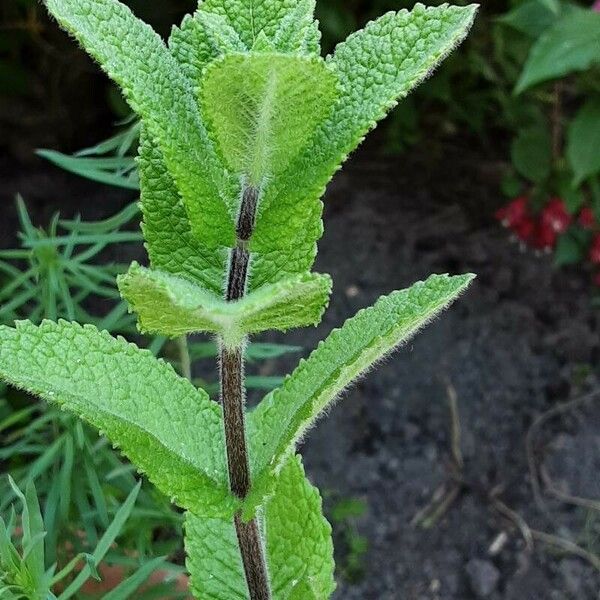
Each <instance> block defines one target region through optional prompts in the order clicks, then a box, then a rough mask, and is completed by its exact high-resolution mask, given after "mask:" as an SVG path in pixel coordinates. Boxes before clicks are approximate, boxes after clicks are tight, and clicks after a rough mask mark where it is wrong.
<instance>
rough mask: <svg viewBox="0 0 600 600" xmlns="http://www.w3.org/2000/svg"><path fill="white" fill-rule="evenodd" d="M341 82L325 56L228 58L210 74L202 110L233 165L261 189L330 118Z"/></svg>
mask: <svg viewBox="0 0 600 600" xmlns="http://www.w3.org/2000/svg"><path fill="white" fill-rule="evenodd" d="M336 84H337V81H336V76H335V74H334V73H333V72H332V71H331V70H329V69H328V68H327V67H326V66H325V61H323V60H322V59H320V58H307V57H304V58H303V57H299V56H291V55H284V54H270V53H259V54H251V55H243V54H235V55H228V56H226V57H225V58H223V59H222V60H220V61H217V62H213V63H212V64H211V65H210V67H208V69H207V70H206V73H205V75H204V80H203V84H202V92H201V104H202V112H203V114H204V116H205V118H206V119H207V122H208V123H209V131H210V132H211V133H212V135H213V137H214V139H215V141H216V142H217V146H218V147H219V148H220V150H221V153H222V155H223V158H224V160H225V163H226V164H227V166H228V167H229V168H230V169H231V170H232V171H233V172H235V173H238V174H240V175H244V176H245V177H247V178H248V180H249V182H250V184H252V185H254V186H255V187H260V186H261V184H262V183H263V181H264V180H265V179H266V178H269V177H277V176H278V175H279V173H281V172H282V171H283V170H284V169H285V168H286V166H287V165H288V164H289V163H290V162H291V161H292V160H293V159H294V158H295V157H296V156H297V155H298V154H299V153H300V151H301V150H302V149H303V148H304V147H305V146H306V144H307V141H309V140H310V139H311V138H312V136H313V134H314V132H315V130H316V128H317V126H318V125H319V124H320V123H321V122H322V121H323V120H325V119H326V118H327V116H328V115H329V113H330V112H331V108H332V106H333V103H334V101H335V98H336V95H337V87H336Z"/></svg>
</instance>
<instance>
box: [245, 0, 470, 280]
mask: <svg viewBox="0 0 600 600" xmlns="http://www.w3.org/2000/svg"><path fill="white" fill-rule="evenodd" d="M474 16H475V7H474V6H469V7H465V8H462V7H456V6H447V5H443V6H439V7H434V8H425V7H424V6H423V5H421V4H417V5H416V6H415V7H414V9H413V10H412V11H411V12H407V11H405V10H402V11H399V12H397V13H393V12H391V13H388V14H387V15H385V16H383V17H381V18H380V19H377V20H376V21H373V22H371V23H369V24H368V25H367V26H366V28H365V29H364V30H362V31H359V32H357V33H355V34H353V35H351V36H350V37H349V38H348V39H347V40H346V41H345V42H343V43H341V44H339V45H338V47H337V48H336V51H335V53H334V55H333V56H330V57H328V59H327V64H328V65H329V67H330V68H332V69H333V70H334V71H335V72H336V73H337V75H338V77H339V79H340V82H341V89H340V95H339V98H338V101H337V103H336V105H335V107H334V110H333V112H332V113H331V116H330V117H329V119H328V120H327V121H326V122H325V124H324V125H322V126H321V127H320V128H319V129H318V130H317V133H316V135H315V136H314V137H313V139H312V142H311V143H310V144H309V146H308V147H307V149H306V150H305V151H304V152H303V153H301V154H300V155H299V156H298V157H297V158H296V159H295V160H294V161H292V163H291V164H290V165H289V167H288V168H287V169H286V171H285V172H284V173H282V174H281V176H280V177H277V178H274V179H273V180H272V181H271V182H270V183H269V184H268V185H267V186H266V189H265V191H264V193H263V198H262V200H261V207H260V213H259V217H258V219H257V224H256V230H255V232H254V235H253V237H252V239H251V241H250V247H251V250H252V251H253V252H254V253H255V256H254V258H253V267H252V279H251V287H252V288H256V287H260V286H261V285H263V284H265V283H268V282H273V281H276V280H277V279H279V278H281V277H284V276H286V275H290V274H293V273H297V272H304V271H308V270H310V268H311V266H312V264H313V262H314V259H315V255H316V242H317V240H318V239H319V237H320V236H321V234H322V231H323V229H322V224H321V212H322V204H321V202H320V201H319V199H320V197H321V196H322V195H323V192H324V190H325V186H326V185H327V183H328V182H329V180H330V179H331V177H332V176H333V175H334V173H335V172H336V171H337V169H338V168H339V166H340V165H341V163H343V162H344V161H345V160H346V158H347V156H348V155H349V154H350V152H352V150H354V149H355V148H356V146H357V145H358V144H359V143H360V142H361V141H362V139H363V137H364V136H365V135H366V134H367V133H368V131H369V130H370V129H372V128H373V127H374V126H375V124H376V123H377V122H378V121H379V120H381V119H382V118H383V117H384V116H385V114H386V113H387V111H388V110H390V109H391V108H392V107H393V106H394V105H395V104H396V102H397V101H398V99H401V98H404V97H405V96H406V95H407V94H408V93H409V92H410V91H411V90H412V89H413V88H414V87H416V86H417V85H418V84H419V83H420V82H421V81H423V79H425V78H426V77H427V76H428V75H429V74H430V73H431V72H432V70H433V69H434V68H435V67H436V65H438V64H439V63H440V62H441V60H442V59H443V58H444V57H445V56H446V55H447V54H448V53H449V52H450V51H451V50H452V49H453V48H454V47H455V46H456V45H457V44H458V43H459V42H460V41H461V40H462V39H463V38H464V37H465V35H466V34H467V31H468V30H469V28H470V26H471V24H472V22H473V18H474ZM274 232H276V234H274Z"/></svg>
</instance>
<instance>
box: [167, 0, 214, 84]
mask: <svg viewBox="0 0 600 600" xmlns="http://www.w3.org/2000/svg"><path fill="white" fill-rule="evenodd" d="M202 10H203V7H202V8H201V9H200V10H199V11H197V12H196V13H195V14H194V15H193V16H192V15H186V16H185V17H184V19H183V21H182V22H181V25H180V26H179V27H173V30H172V32H171V36H170V37H169V50H170V51H171V54H172V55H173V56H174V57H175V60H176V61H177V62H178V63H179V66H180V68H181V70H182V72H183V73H184V75H185V76H186V77H187V79H188V82H189V85H190V86H191V88H192V89H194V90H195V91H197V88H198V86H199V85H200V79H201V78H202V71H203V70H204V67H206V65H208V64H209V63H210V62H211V61H213V60H215V59H216V58H218V57H219V53H218V50H217V49H216V48H215V47H214V45H213V43H212V42H211V40H210V38H209V37H208V33H207V31H206V30H205V28H204V27H203V26H202V23H201V21H200V18H199V17H198V12H200V11H202Z"/></svg>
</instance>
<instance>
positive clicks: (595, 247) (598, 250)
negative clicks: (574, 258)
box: [588, 233, 600, 265]
mask: <svg viewBox="0 0 600 600" xmlns="http://www.w3.org/2000/svg"><path fill="white" fill-rule="evenodd" d="M588 256H589V259H590V260H591V261H592V262H593V263H594V264H596V265H598V264H600V233H597V234H596V235H595V236H594V239H593V240H592V245H591V246H590V252H589V254H588Z"/></svg>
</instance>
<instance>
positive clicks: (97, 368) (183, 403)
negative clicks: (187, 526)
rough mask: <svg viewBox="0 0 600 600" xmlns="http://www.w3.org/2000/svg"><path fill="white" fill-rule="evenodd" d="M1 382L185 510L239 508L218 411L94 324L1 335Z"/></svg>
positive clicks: (165, 368)
mask: <svg viewBox="0 0 600 600" xmlns="http://www.w3.org/2000/svg"><path fill="white" fill-rule="evenodd" d="M0 377H1V378H2V379H4V380H6V381H7V382H9V383H10V384H12V385H14V386H16V387H18V388H21V389H24V390H27V391H28V392H30V393H31V394H34V395H36V396H39V397H40V398H43V399H44V400H46V401H48V402H56V403H57V404H59V405H60V406H62V407H64V408H66V409H68V410H69V411H71V412H73V413H75V414H77V415H78V416H80V417H81V418H82V419H84V420H85V421H87V422H88V423H90V424H92V425H94V426H95V427H96V428H98V429H99V430H100V431H102V432H103V433H104V434H105V435H106V436H107V437H108V438H109V439H110V440H111V441H112V442H113V443H114V444H116V445H117V446H119V447H120V449H121V450H122V451H123V453H124V454H125V455H126V456H127V457H128V458H129V459H130V460H131V461H132V462H133V463H134V464H135V465H136V466H137V467H138V468H139V469H141V470H142V471H143V472H145V473H146V474H147V475H148V478H149V479H150V480H151V481H152V482H153V483H154V484H155V485H156V487H158V489H160V490H161V491H162V492H163V493H165V494H166V495H168V496H169V497H171V498H174V499H175V501H176V502H177V504H179V505H180V506H182V507H184V508H187V509H191V510H194V511H195V512H197V513H198V514H203V515H212V516H215V515H227V514H231V513H232V511H233V510H234V509H235V501H234V500H233V499H232V497H231V496H230V494H229V484H228V478H227V468H226V461H225V446H224V444H225V442H224V436H223V431H222V424H221V418H222V417H221V409H220V408H219V406H218V405H217V404H216V403H214V402H212V401H211V400H210V399H209V398H208V395H207V394H206V393H205V392H203V391H201V390H197V389H195V388H194V386H193V385H192V384H191V383H190V382H188V381H187V380H185V379H183V378H181V377H179V376H178V375H177V374H176V373H175V371H174V370H173V369H172V367H171V366H170V365H167V364H166V363H164V362H163V361H160V360H157V359H156V358H154V356H152V354H151V353H150V352H148V351H146V350H140V349H139V348H138V347H137V346H135V345H133V344H130V343H128V342H126V341H125V340H124V339H122V338H113V337H111V336H110V335H109V334H108V333H106V332H100V331H98V330H97V329H96V328H95V327H93V326H91V325H85V326H83V327H82V326H81V325H78V324H76V323H67V322H65V321H61V322H59V323H53V322H50V321H44V322H43V323H42V324H41V325H40V326H39V327H37V326H35V325H33V324H32V323H30V322H29V321H20V322H17V324H16V328H11V327H5V326H2V327H0Z"/></svg>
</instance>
